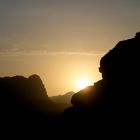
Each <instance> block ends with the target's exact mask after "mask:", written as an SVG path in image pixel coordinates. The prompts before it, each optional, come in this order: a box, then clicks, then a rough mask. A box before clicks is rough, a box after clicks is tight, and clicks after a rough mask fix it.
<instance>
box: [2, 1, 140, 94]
mask: <svg viewBox="0 0 140 140" xmlns="http://www.w3.org/2000/svg"><path fill="white" fill-rule="evenodd" d="M137 31H140V0H0V76H6V75H9V76H13V75H24V76H29V75H31V74H34V73H36V74H39V75H40V76H41V78H42V79H43V81H44V84H45V86H46V88H47V90H48V95H50V96H51V95H56V94H64V93H65V92H67V91H69V90H74V91H77V90H78V88H77V87H76V84H75V81H76V80H77V79H78V78H80V77H82V76H83V77H84V76H85V77H90V78H91V79H93V82H94V81H97V80H98V79H100V78H101V76H100V73H98V67H99V60H100V58H101V56H103V55H104V54H105V53H106V52H107V51H109V50H110V49H111V48H113V47H114V45H115V44H116V43H117V42H118V41H119V40H123V39H127V38H131V37H133V36H134V34H135V33H136V32H137Z"/></svg>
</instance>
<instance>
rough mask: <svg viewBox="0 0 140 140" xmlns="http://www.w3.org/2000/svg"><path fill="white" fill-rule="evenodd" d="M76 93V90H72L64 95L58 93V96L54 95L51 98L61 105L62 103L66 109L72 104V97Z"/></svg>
mask: <svg viewBox="0 0 140 140" xmlns="http://www.w3.org/2000/svg"><path fill="white" fill-rule="evenodd" d="M74 94H75V92H73V91H70V92H67V93H66V94H64V95H57V96H52V97H50V99H51V100H52V101H53V102H55V103H59V105H60V104H61V106H63V107H64V109H66V108H68V107H70V106H71V105H72V104H71V97H72V96H73V95H74Z"/></svg>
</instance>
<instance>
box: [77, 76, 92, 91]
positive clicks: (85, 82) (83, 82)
mask: <svg viewBox="0 0 140 140" xmlns="http://www.w3.org/2000/svg"><path fill="white" fill-rule="evenodd" d="M92 84H93V80H91V79H90V78H88V77H83V78H80V79H78V80H77V81H76V85H77V88H78V90H81V89H84V88H85V87H87V86H90V85H92Z"/></svg>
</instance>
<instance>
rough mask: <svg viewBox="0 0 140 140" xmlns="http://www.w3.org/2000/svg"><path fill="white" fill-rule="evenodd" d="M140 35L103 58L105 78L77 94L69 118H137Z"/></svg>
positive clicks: (67, 113)
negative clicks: (74, 116) (76, 116)
mask: <svg viewBox="0 0 140 140" xmlns="http://www.w3.org/2000/svg"><path fill="white" fill-rule="evenodd" d="M139 47H140V32H139V33H137V34H136V36H135V37H134V38H132V39H128V40H124V41H120V42H119V43H118V44H117V45H116V46H115V47H114V48H113V49H112V50H110V51H109V52H108V53H107V54H106V55H105V56H103V57H102V58H101V61H100V68H99V71H100V72H101V73H102V79H101V80H100V81H98V82H96V83H95V84H94V85H93V86H90V87H87V88H85V89H83V90H81V91H79V92H78V93H76V94H74V95H73V97H72V99H71V102H72V104H73V107H71V108H69V109H67V110H65V113H64V114H65V115H66V116H72V115H75V114H76V115H78V116H79V117H78V118H81V116H85V115H86V116H87V117H89V116H98V117H99V116H111V115H112V114H114V116H121V117H122V116H127V117H128V116H129V118H130V116H132V114H133V115H134V114H135V116H136V114H138V110H139V107H140V101H139V82H138V80H139V78H138V77H139V71H140V68H139V65H140V54H139Z"/></svg>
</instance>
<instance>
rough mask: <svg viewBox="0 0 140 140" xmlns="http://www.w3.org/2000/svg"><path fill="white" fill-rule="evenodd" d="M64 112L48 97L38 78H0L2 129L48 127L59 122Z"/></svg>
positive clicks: (0, 117)
mask: <svg viewBox="0 0 140 140" xmlns="http://www.w3.org/2000/svg"><path fill="white" fill-rule="evenodd" d="M62 111H63V107H62V106H61V105H59V104H56V103H54V102H53V101H52V100H51V99H50V98H49V97H48V95H47V91H46V89H45V87H44V85H43V83H42V80H41V78H40V77H39V76H38V75H36V74H34V75H31V76H29V77H28V78H25V77H23V76H14V77H2V78H0V114H1V115H0V124H1V126H2V124H3V126H7V127H9V126H16V125H18V127H19V128H22V127H23V126H26V129H27V128H28V127H29V126H30V127H31V128H32V127H33V126H39V127H45V126H47V125H48V124H53V123H55V120H56V119H54V118H56V117H58V115H59V114H60V113H61V112H62ZM27 126H28V127H27ZM50 127H51V125H50V126H49V128H50ZM47 129H48V128H47Z"/></svg>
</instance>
